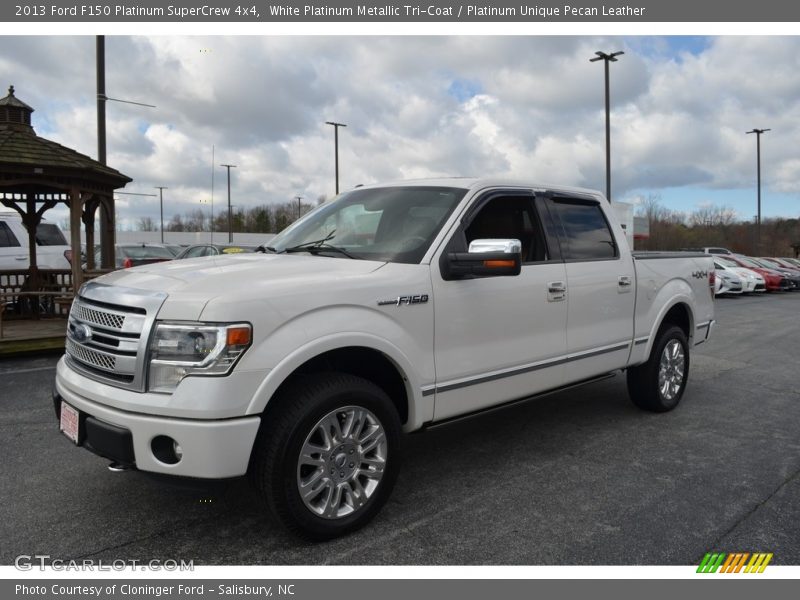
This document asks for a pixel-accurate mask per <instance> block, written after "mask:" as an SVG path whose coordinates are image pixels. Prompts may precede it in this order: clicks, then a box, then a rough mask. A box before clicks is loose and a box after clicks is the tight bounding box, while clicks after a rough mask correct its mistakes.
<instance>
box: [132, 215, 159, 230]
mask: <svg viewBox="0 0 800 600" xmlns="http://www.w3.org/2000/svg"><path fill="white" fill-rule="evenodd" d="M136 230H137V231H157V230H158V227H156V224H155V222H154V221H153V218H152V217H139V221H138V222H137V223H136Z"/></svg>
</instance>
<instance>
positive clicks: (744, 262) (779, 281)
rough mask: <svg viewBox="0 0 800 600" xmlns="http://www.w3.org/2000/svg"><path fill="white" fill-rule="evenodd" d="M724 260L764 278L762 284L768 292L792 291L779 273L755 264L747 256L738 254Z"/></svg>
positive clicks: (786, 279)
mask: <svg viewBox="0 0 800 600" xmlns="http://www.w3.org/2000/svg"><path fill="white" fill-rule="evenodd" d="M724 258H727V259H730V260H732V261H733V262H735V263H736V264H737V265H739V266H740V267H744V268H745V269H751V270H752V271H755V272H756V273H758V274H759V275H761V276H762V277H763V278H764V283H765V284H766V286H767V291H768V292H787V291H789V290H792V289H794V284H793V283H792V282H791V281H789V279H788V278H787V277H786V276H785V275H784V274H783V273H781V272H779V271H776V270H774V269H768V268H766V267H764V266H763V265H760V264H759V263H757V262H755V261H754V260H752V259H751V258H750V257H748V256H740V255H738V254H730V255H727V254H726V255H724Z"/></svg>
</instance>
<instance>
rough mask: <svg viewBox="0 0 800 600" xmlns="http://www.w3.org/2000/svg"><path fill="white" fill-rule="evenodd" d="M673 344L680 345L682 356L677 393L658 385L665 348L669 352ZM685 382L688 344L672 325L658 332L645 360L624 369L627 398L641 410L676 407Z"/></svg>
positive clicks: (674, 390)
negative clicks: (635, 365)
mask: <svg viewBox="0 0 800 600" xmlns="http://www.w3.org/2000/svg"><path fill="white" fill-rule="evenodd" d="M673 342H677V343H678V344H679V345H680V349H681V351H682V354H683V361H682V362H683V369H682V373H683V376H682V380H681V381H680V385H679V386H678V387H677V390H676V389H675V385H674V384H673V385H671V386H668V387H667V388H666V392H665V391H664V388H663V386H660V385H659V371H660V368H661V361H662V358H664V351H665V349H666V348H667V346H670V349H675V348H676V346H675V345H674V344H673ZM677 363H679V360H678V359H677V358H673V359H672V364H677ZM668 372H669V373H670V374H673V375H675V377H676V378H677V373H676V371H675V370H674V368H670V367H668ZM688 380H689V344H688V342H687V340H686V334H685V333H683V330H682V329H681V328H680V327H677V326H676V325H666V326H665V327H663V328H662V329H661V331H660V332H659V334H658V339H657V340H656V343H655V345H654V346H653V350H652V352H651V353H650V358H649V359H648V361H647V362H646V363H644V364H642V365H639V366H638V367H632V368H630V369H628V395H629V396H630V398H631V400H632V401H633V403H634V404H635V405H636V406H638V407H639V408H641V409H643V410H649V411H652V412H667V411H669V410H672V409H673V408H675V407H676V406H678V403H679V402H680V401H681V397H682V396H683V392H684V390H685V389H686V382H687V381H688Z"/></svg>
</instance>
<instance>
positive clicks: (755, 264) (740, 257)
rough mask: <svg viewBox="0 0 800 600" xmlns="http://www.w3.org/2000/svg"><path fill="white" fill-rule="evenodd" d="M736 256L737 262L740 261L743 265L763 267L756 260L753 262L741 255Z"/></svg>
mask: <svg viewBox="0 0 800 600" xmlns="http://www.w3.org/2000/svg"><path fill="white" fill-rule="evenodd" d="M737 258H738V259H739V262H740V263H742V264H743V265H744V266H745V267H755V268H756V269H763V268H764V267H763V265H760V264H758V263H757V262H755V261H754V260H752V259H750V258H745V257H743V256H739V257H737Z"/></svg>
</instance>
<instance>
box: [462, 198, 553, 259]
mask: <svg viewBox="0 0 800 600" xmlns="http://www.w3.org/2000/svg"><path fill="white" fill-rule="evenodd" d="M532 200H533V198H532V197H529V196H507V197H506V196H500V197H497V198H492V199H491V200H489V202H487V203H486V205H485V206H484V207H483V208H481V209H480V212H478V214H477V215H475V217H474V218H473V219H472V222H471V223H470V224H469V226H468V227H467V228H466V229H465V230H464V235H465V237H466V242H467V245H469V243H470V242H472V241H473V240H477V239H515V240H519V241H520V242H521V244H522V262H523V263H530V262H540V261H544V260H547V246H546V244H545V240H544V235H543V234H542V229H541V227H540V226H539V220H538V218H537V215H536V212H535V210H534V208H533V203H532Z"/></svg>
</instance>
